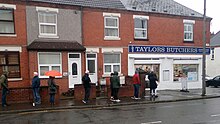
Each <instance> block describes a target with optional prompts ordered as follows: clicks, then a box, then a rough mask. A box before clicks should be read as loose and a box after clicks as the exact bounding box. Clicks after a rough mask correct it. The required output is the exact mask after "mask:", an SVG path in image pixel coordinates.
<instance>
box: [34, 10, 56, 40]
mask: <svg viewBox="0 0 220 124" xmlns="http://www.w3.org/2000/svg"><path fill="white" fill-rule="evenodd" d="M37 11H38V22H39V35H40V36H52V37H53V36H57V13H58V9H53V8H44V7H37Z"/></svg>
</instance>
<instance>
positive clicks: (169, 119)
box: [0, 98, 220, 124]
mask: <svg viewBox="0 0 220 124" xmlns="http://www.w3.org/2000/svg"><path fill="white" fill-rule="evenodd" d="M0 124H220V98H213V99H204V100H193V101H184V102H170V103H157V104H145V105H143V104H140V105H132V106H131V105H130V106H118V107H110V108H101V109H100V108H99V109H80V110H79V109H69V110H54V111H39V112H27V113H18V114H6V115H0Z"/></svg>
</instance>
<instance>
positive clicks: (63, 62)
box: [0, 0, 211, 93]
mask: <svg viewBox="0 0 220 124" xmlns="http://www.w3.org/2000/svg"><path fill="white" fill-rule="evenodd" d="M0 11H1V12H3V16H0V41H1V43H0V44H1V47H0V50H1V66H2V69H1V70H0V72H1V71H2V70H3V69H6V70H9V71H10V72H11V73H10V74H11V75H10V77H9V81H10V82H9V86H10V87H28V86H30V82H31V78H32V74H33V72H34V71H37V72H39V73H40V78H41V79H42V85H43V86H46V85H47V84H46V81H47V78H48V77H47V76H44V73H45V72H46V71H48V70H57V71H60V72H61V73H62V74H63V76H61V77H57V78H56V82H57V84H58V85H59V86H60V93H62V92H66V91H67V90H68V89H69V88H74V85H75V84H81V77H82V75H83V73H84V71H85V70H87V69H88V70H89V71H90V77H91V79H92V82H93V83H96V85H98V84H101V83H104V84H105V85H106V84H107V85H108V84H109V77H110V73H111V72H113V71H118V72H119V74H120V77H121V83H124V77H125V76H132V75H133V74H134V72H135V70H140V71H145V69H146V67H148V68H149V69H151V70H153V71H155V72H156V73H157V76H158V77H159V81H160V85H159V89H180V88H181V83H180V82H181V79H182V77H183V75H184V76H185V77H186V78H187V79H188V82H189V83H188V84H189V85H188V87H189V88H200V87H201V85H202V83H201V72H202V55H201V48H202V40H203V39H202V34H203V15H202V14H200V13H198V12H195V11H194V10H192V9H189V8H187V7H185V6H183V5H181V4H179V3H177V2H175V1H174V0H146V1H145V0H111V1H109V0H96V1H86V0H79V1H74V0H73V1H69V0H25V1H24V0H17V1H14V0H8V1H7V2H5V0H3V1H2V0H1V2H0ZM0 14H2V13H0ZM210 21H211V18H207V20H206V24H207V27H206V30H207V31H206V32H207V34H206V36H207V43H208V42H209V40H210V32H209V30H210ZM1 25H3V28H2V26H1ZM27 50H28V52H27ZM10 61H12V62H10ZM105 81H106V83H105Z"/></svg>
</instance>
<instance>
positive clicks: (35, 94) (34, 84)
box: [31, 72, 41, 106]
mask: <svg viewBox="0 0 220 124" xmlns="http://www.w3.org/2000/svg"><path fill="white" fill-rule="evenodd" d="M31 86H32V89H33V97H34V103H33V106H35V104H41V98H40V93H39V92H40V78H39V77H38V73H37V72H34V77H33V79H32V85H31Z"/></svg>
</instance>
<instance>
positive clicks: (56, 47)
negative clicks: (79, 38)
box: [27, 40, 86, 51]
mask: <svg viewBox="0 0 220 124" xmlns="http://www.w3.org/2000/svg"><path fill="white" fill-rule="evenodd" d="M27 49H28V50H36V51H44V50H47V51H85V50H86V48H85V47H84V46H82V45H81V44H80V43H78V42H76V41H63V40H62V41H61V40H57V41H54V40H51V41H50V40H46V41H45V40H44V41H41V40H35V41H34V42H32V43H31V44H30V45H28V47H27Z"/></svg>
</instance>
